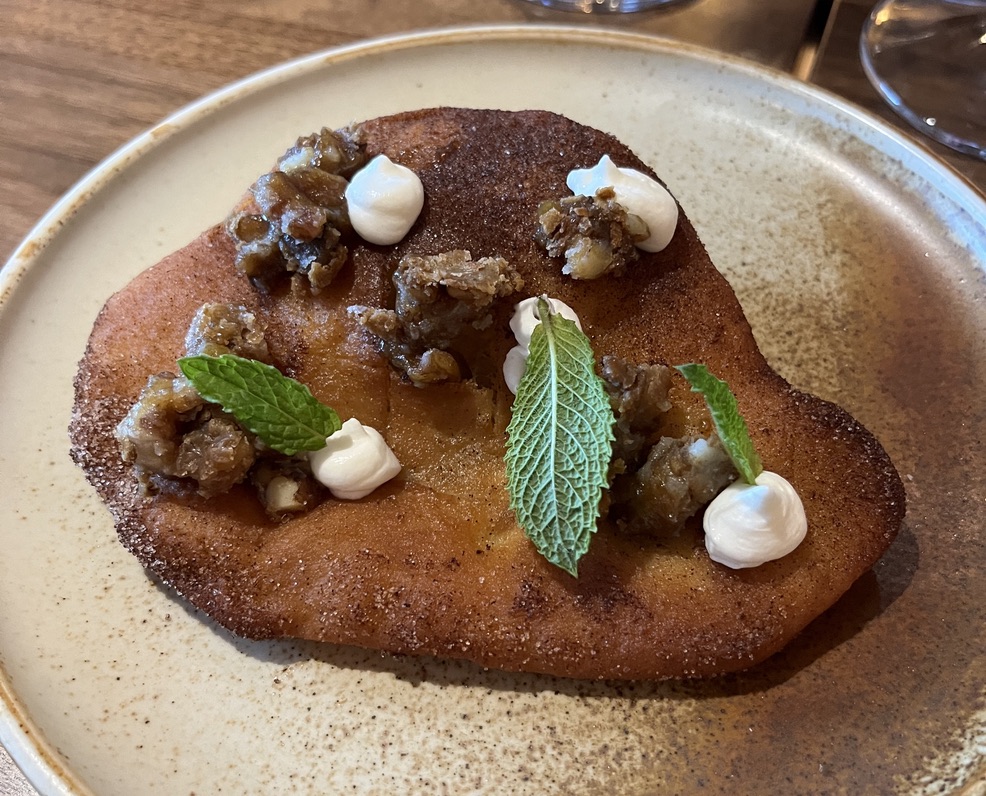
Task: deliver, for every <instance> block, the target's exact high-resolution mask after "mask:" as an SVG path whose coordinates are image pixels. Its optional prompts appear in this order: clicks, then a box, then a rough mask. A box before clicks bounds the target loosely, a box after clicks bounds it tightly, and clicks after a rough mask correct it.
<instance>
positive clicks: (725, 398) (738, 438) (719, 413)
mask: <svg viewBox="0 0 986 796" xmlns="http://www.w3.org/2000/svg"><path fill="white" fill-rule="evenodd" d="M674 368H675V370H677V371H678V372H679V373H681V375H682V376H684V377H685V379H686V380H687V381H688V383H689V385H691V388H692V392H697V393H701V395H702V397H704V398H705V404H706V406H707V407H708V409H709V414H710V415H711V416H712V423H713V425H714V426H715V429H716V433H717V434H718V435H719V440H720V441H721V442H722V445H723V447H724V448H725V449H726V453H728V454H729V458H730V459H732V461H733V466H734V467H735V468H736V469H737V471H738V472H739V474H740V475H741V476H742V478H743V480H744V481H746V483H748V484H756V482H757V476H758V475H760V473H762V472H763V463H762V462H761V461H760V455H759V454H758V453H757V449H756V447H755V446H754V444H753V440H752V439H751V438H750V430H749V428H748V427H747V425H746V420H744V419H743V415H742V414H741V413H740V411H739V404H738V403H737V401H736V396H735V395H733V393H732V390H730V389H729V385H728V384H727V383H726V382H725V381H723V380H722V379H720V378H718V377H716V376H715V375H713V374H712V372H711V371H709V369H708V368H707V367H706V366H705V365H702V364H697V363H694V362H690V363H687V364H685V365H675V366H674ZM727 424H728V425H727Z"/></svg>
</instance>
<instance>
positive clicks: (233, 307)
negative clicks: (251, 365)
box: [185, 304, 271, 364]
mask: <svg viewBox="0 0 986 796" xmlns="http://www.w3.org/2000/svg"><path fill="white" fill-rule="evenodd" d="M185 353H186V354H187V355H188V356H195V355H196V354H206V355H208V356H211V357H218V356H222V355H223V354H236V355H237V356H241V357H246V358H247V359H259V360H260V361H261V362H266V363H267V364H270V362H271V358H270V351H269V350H268V348H267V339H266V337H265V336H264V329H263V326H262V325H261V324H260V322H259V321H258V320H257V317H256V316H255V315H254V314H253V313H252V312H250V311H249V310H248V309H247V308H246V307H244V306H243V305H241V304H203V305H202V306H201V307H200V308H199V311H198V312H196V313H195V317H194V318H192V323H191V325H190V326H189V327H188V333H187V334H186V335H185Z"/></svg>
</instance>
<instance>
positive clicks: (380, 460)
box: [308, 417, 401, 500]
mask: <svg viewBox="0 0 986 796" xmlns="http://www.w3.org/2000/svg"><path fill="white" fill-rule="evenodd" d="M308 459H309V461H310V462H311V466H312V474H313V475H314V476H315V478H316V480H318V481H319V482H320V483H321V484H323V485H324V486H327V487H328V488H329V491H330V492H331V493H332V494H333V495H334V496H335V497H337V498H341V499H342V500H358V499H359V498H361V497H366V496H367V495H369V494H370V493H371V492H372V491H373V490H374V489H376V488H377V487H378V486H380V485H381V484H383V483H386V482H387V481H389V480H390V479H391V478H393V477H394V476H395V475H397V474H398V473H399V472H400V471H401V464H400V462H399V461H397V457H396V456H395V455H394V452H393V451H392V450H391V449H390V447H389V446H388V445H387V443H386V442H385V441H384V438H383V436H382V435H381V434H380V432H379V431H377V430H376V429H375V428H373V427H372V426H365V425H363V424H362V423H360V422H359V420H357V419H356V418H355V417H353V418H350V419H349V420H347V421H346V422H345V423H343V424H342V428H340V429H339V430H338V431H336V432H335V433H334V434H332V435H331V436H329V437H328V439H326V440H325V447H324V448H322V449H320V450H317V451H312V452H311V453H309V454H308Z"/></svg>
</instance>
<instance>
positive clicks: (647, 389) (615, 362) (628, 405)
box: [600, 354, 671, 473]
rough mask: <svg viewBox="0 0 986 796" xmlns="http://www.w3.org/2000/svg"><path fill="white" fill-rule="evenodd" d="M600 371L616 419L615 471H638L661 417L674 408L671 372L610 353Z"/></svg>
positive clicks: (614, 431) (603, 359)
mask: <svg viewBox="0 0 986 796" xmlns="http://www.w3.org/2000/svg"><path fill="white" fill-rule="evenodd" d="M600 371H601V374H602V377H603V386H604V387H605V388H606V394H607V395H608V396H609V403H610V406H611V407H612V408H613V414H614V415H615V416H616V425H615V426H614V428H613V433H614V436H615V437H616V439H615V440H614V442H613V468H614V471H615V472H616V473H619V472H623V471H625V470H628V469H634V468H637V467H639V466H640V464H641V462H642V459H643V454H644V452H645V450H646V446H647V444H648V443H649V442H650V441H651V440H652V438H653V436H654V434H655V433H657V431H658V429H659V427H660V422H661V418H662V417H663V416H664V414H665V413H666V412H667V411H668V410H670V409H671V402H670V401H669V400H668V390H669V389H670V387H671V369H670V368H668V367H667V366H665V365H647V364H645V365H637V364H633V363H630V362H627V361H626V360H625V359H622V358H620V357H616V356H611V355H608V354H607V355H606V356H604V357H603V358H602V362H601V366H600Z"/></svg>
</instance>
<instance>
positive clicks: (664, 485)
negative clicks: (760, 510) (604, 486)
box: [613, 433, 737, 533]
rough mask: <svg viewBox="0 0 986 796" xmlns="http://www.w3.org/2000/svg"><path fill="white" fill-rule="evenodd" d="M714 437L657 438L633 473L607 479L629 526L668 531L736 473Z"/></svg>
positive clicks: (672, 530)
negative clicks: (641, 464) (614, 479)
mask: <svg viewBox="0 0 986 796" xmlns="http://www.w3.org/2000/svg"><path fill="white" fill-rule="evenodd" d="M736 475H737V473H736V469H735V467H733V463H732V461H731V460H730V458H729V454H727V453H726V450H725V448H723V446H722V443H721V442H720V441H719V437H718V436H716V434H714V433H713V434H712V435H711V436H710V437H709V438H708V439H705V438H703V437H695V436H690V437H684V438H681V439H674V438H672V437H662V438H661V439H660V440H658V442H657V444H655V445H654V446H653V447H652V448H651V450H650V452H649V453H648V455H647V461H646V462H645V463H644V465H643V466H642V467H641V468H640V469H639V470H638V471H637V472H636V473H634V474H632V475H629V476H624V477H622V478H620V479H618V480H617V481H616V482H614V484H613V502H614V503H618V504H622V505H621V508H623V509H625V510H626V511H627V513H628V524H629V527H630V528H631V529H632V530H643V531H649V532H654V533H673V532H675V531H677V530H679V529H680V528H681V526H682V525H684V523H685V520H687V519H688V518H689V517H691V516H692V515H693V514H695V512H697V511H698V510H699V509H700V508H701V507H702V506H704V505H705V504H706V503H708V502H709V501H710V500H712V498H714V497H715V496H716V494H718V492H719V491H720V490H721V489H723V488H724V487H726V486H727V485H728V484H729V483H730V482H732V481H733V480H734V479H735V478H736Z"/></svg>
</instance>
